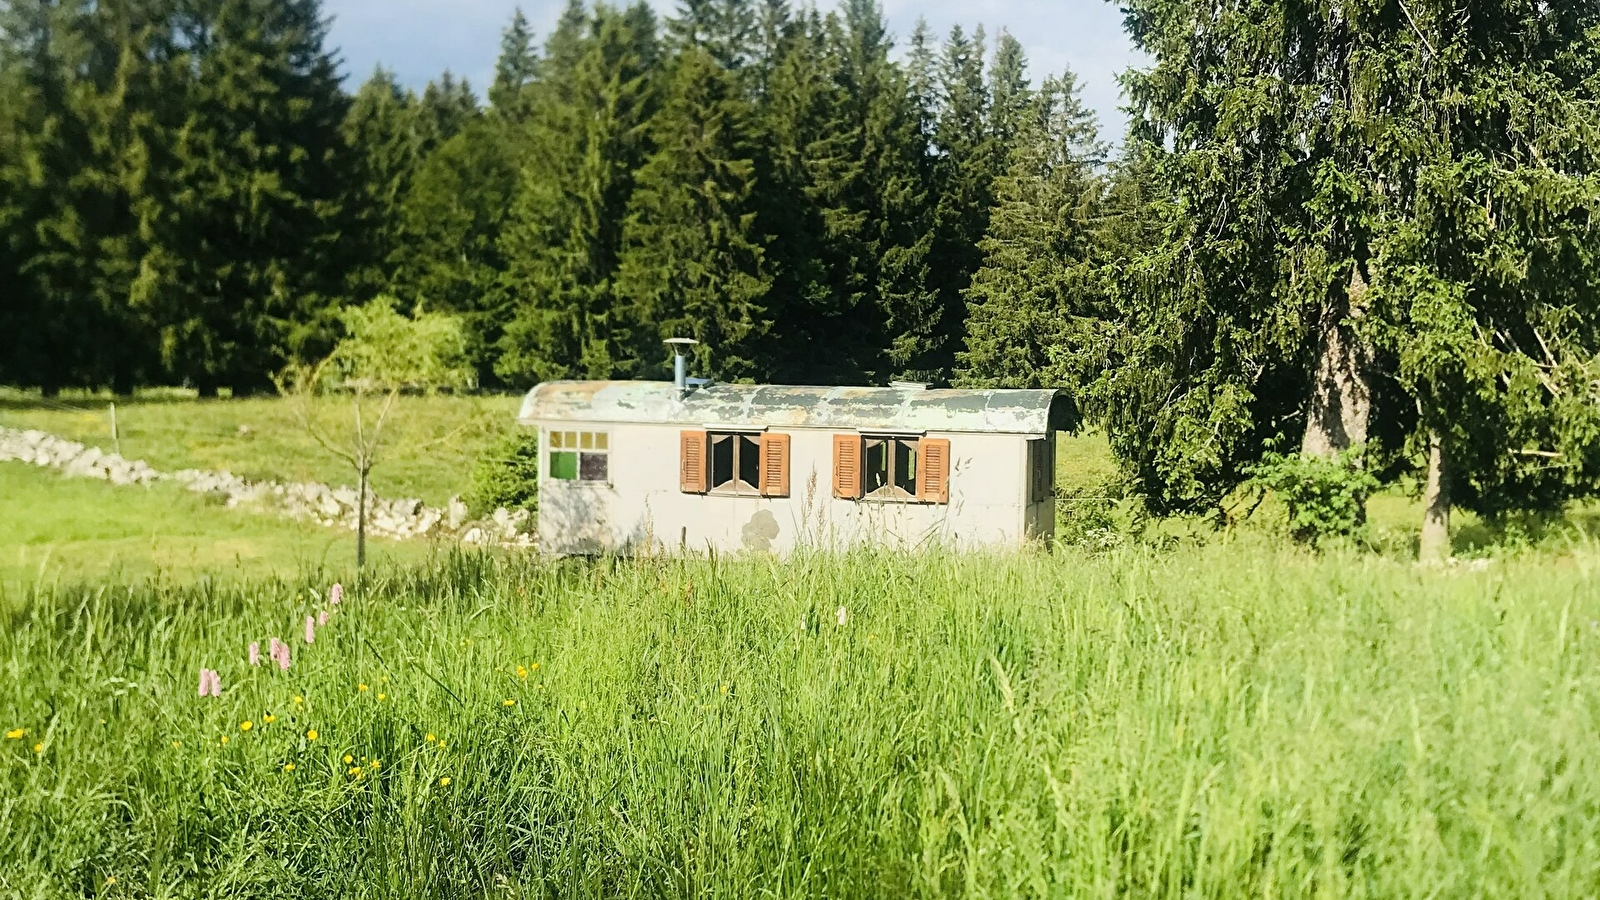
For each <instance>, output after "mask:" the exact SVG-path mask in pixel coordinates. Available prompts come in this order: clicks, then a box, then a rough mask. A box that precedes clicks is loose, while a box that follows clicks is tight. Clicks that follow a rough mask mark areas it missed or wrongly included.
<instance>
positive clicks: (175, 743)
mask: <svg viewBox="0 0 1600 900" xmlns="http://www.w3.org/2000/svg"><path fill="white" fill-rule="evenodd" d="M182 746H183V741H173V742H172V749H174V750H176V749H178V748H179V747H182Z"/></svg>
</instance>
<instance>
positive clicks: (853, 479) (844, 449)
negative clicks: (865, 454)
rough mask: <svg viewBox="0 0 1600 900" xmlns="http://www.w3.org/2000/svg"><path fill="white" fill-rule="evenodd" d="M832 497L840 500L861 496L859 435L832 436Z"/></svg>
mask: <svg viewBox="0 0 1600 900" xmlns="http://www.w3.org/2000/svg"><path fill="white" fill-rule="evenodd" d="M833 495H834V496H835V497H837V498H839V499H840V500H854V499H856V498H858V497H860V496H861V435H859V434H836V435H834V436H833Z"/></svg>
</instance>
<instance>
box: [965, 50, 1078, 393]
mask: <svg viewBox="0 0 1600 900" xmlns="http://www.w3.org/2000/svg"><path fill="white" fill-rule="evenodd" d="M997 68H999V67H997ZM996 96H997V97H999V96H1003V94H1002V93H1001V92H999V91H997V92H996ZM997 106H998V104H997ZM1013 121H1014V127H1015V129H1016V132H1015V134H1014V135H1013V136H1012V137H1013V139H1014V140H1015V146H1014V148H1013V149H1012V151H1011V154H1010V156H1011V166H1010V168H1009V170H1008V171H1007V173H1006V174H1005V175H1004V176H1002V177H1001V179H1000V180H999V181H998V182H997V183H996V186H995V191H996V194H997V195H998V202H997V205H996V207H995V209H994V211H993V214H992V215H991V217H990V220H989V230H988V234H987V235H986V236H985V237H984V239H983V241H982V243H981V244H980V249H981V250H982V251H983V254H984V264H983V267H982V268H980V269H979V270H978V271H977V273H976V274H975V275H974V276H973V279H972V285H971V286H970V287H969V288H968V289H967V292H966V295H967V303H968V315H967V336H966V350H965V351H964V352H962V353H961V354H960V363H961V372H960V381H961V383H963V384H967V385H973V386H984V387H1029V388H1034V387H1060V386H1067V385H1074V386H1075V385H1076V384H1079V383H1081V382H1082V381H1083V379H1084V373H1083V372H1082V370H1081V369H1080V368H1078V367H1077V366H1075V365H1074V363H1075V362H1077V360H1076V358H1075V354H1074V352H1073V351H1074V350H1075V349H1077V348H1076V345H1077V344H1078V343H1079V341H1078V340H1076V339H1075V337H1076V336H1075V335H1074V326H1075V324H1076V320H1077V318H1078V317H1080V316H1083V315H1084V314H1085V313H1088V314H1091V315H1092V314H1093V313H1096V312H1099V311H1100V307H1099V304H1097V303H1096V302H1095V301H1096V299H1097V296H1098V294H1099V293H1100V285H1099V277H1098V275H1099V273H1098V267H1099V265H1100V262H1101V261H1100V259H1098V258H1097V257H1098V255H1097V253H1096V243H1097V241H1096V232H1095V226H1094V222H1093V219H1094V216H1095V213H1096V207H1097V203H1096V201H1097V199H1098V198H1097V193H1098V183H1097V181H1098V180H1097V178H1096V172H1095V170H1096V168H1097V167H1098V166H1099V165H1100V164H1101V163H1102V162H1103V159H1104V154H1105V151H1104V149H1103V148H1102V147H1101V146H1100V144H1099V141H1098V138H1097V135H1096V129H1095V124H1094V118H1093V116H1092V114H1090V113H1089V112H1088V110H1086V109H1084V107H1083V104H1082V101H1081V100H1080V98H1079V96H1078V88H1077V83H1076V79H1075V78H1074V76H1073V75H1072V73H1070V72H1068V73H1066V74H1065V75H1063V76H1062V77H1061V78H1059V79H1050V80H1047V81H1046V82H1045V84H1044V85H1043V87H1042V89H1041V90H1040V91H1039V92H1038V93H1037V94H1036V95H1034V96H1033V98H1032V99H1031V101H1030V102H1029V103H1028V105H1027V107H1026V108H1025V109H1023V110H1021V111H1019V113H1018V115H1017V117H1016V118H1015V119H1014V120H1013Z"/></svg>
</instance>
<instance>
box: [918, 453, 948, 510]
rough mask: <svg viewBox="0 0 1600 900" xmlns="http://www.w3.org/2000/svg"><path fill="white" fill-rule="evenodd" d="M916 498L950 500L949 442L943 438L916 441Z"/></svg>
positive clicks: (938, 501)
mask: <svg viewBox="0 0 1600 900" xmlns="http://www.w3.org/2000/svg"><path fill="white" fill-rule="evenodd" d="M917 499H918V500H921V501H924V502H926V503H949V502H950V442H949V441H947V440H945V439H944V438H923V439H922V440H920V441H918V442H917Z"/></svg>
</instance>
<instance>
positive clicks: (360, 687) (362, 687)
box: [356, 684, 367, 691]
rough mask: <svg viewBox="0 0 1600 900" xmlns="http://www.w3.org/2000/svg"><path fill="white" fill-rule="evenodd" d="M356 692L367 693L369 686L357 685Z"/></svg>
mask: <svg viewBox="0 0 1600 900" xmlns="http://www.w3.org/2000/svg"><path fill="white" fill-rule="evenodd" d="M356 690H358V691H366V690H367V686H366V685H365V684H358V685H356Z"/></svg>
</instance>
